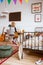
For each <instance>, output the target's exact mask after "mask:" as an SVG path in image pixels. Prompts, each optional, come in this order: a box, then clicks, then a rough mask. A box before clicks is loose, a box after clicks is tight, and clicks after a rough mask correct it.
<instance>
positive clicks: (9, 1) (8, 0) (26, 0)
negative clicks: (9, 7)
mask: <svg viewBox="0 0 43 65" xmlns="http://www.w3.org/2000/svg"><path fill="white" fill-rule="evenodd" d="M3 1H4V0H0V3H2V2H3ZM11 1H12V0H7V2H8V4H10V3H11ZM18 1H19V2H20V4H22V1H23V0H18ZM13 2H14V4H16V3H17V0H13ZM25 2H26V3H28V2H29V0H25Z"/></svg>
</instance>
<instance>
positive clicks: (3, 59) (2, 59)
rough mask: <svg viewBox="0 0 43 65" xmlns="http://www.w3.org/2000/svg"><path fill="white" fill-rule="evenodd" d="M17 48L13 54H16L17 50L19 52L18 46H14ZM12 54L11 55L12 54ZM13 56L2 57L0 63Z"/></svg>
mask: <svg viewBox="0 0 43 65" xmlns="http://www.w3.org/2000/svg"><path fill="white" fill-rule="evenodd" d="M13 47H14V48H15V50H13V53H12V55H14V54H15V53H16V52H18V46H13ZM12 55H11V56H12ZM11 56H9V57H7V58H0V65H1V64H2V63H3V62H5V61H6V60H7V59H8V58H10V57H11Z"/></svg>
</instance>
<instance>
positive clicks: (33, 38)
mask: <svg viewBox="0 0 43 65" xmlns="http://www.w3.org/2000/svg"><path fill="white" fill-rule="evenodd" d="M23 48H27V49H32V50H40V51H43V32H38V33H37V32H24V39H23Z"/></svg>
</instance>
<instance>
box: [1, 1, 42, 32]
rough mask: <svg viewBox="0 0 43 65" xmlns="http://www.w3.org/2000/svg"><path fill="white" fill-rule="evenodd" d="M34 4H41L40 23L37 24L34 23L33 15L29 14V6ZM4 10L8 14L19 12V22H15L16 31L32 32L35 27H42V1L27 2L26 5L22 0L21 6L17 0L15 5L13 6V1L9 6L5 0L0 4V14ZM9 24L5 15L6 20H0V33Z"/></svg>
mask: <svg viewBox="0 0 43 65" xmlns="http://www.w3.org/2000/svg"><path fill="white" fill-rule="evenodd" d="M5 1H6V3H5ZM36 2H42V13H41V16H42V20H41V22H38V23H37V22H35V21H34V15H35V14H32V13H31V4H32V3H36ZM5 5H6V6H5ZM5 9H6V10H7V11H9V12H18V11H21V14H22V16H21V21H20V22H19V21H18V22H16V27H17V28H18V29H21V30H22V29H24V30H25V31H31V32H33V31H34V29H35V27H43V0H29V3H28V4H26V2H25V1H24V0H23V3H22V5H21V4H20V3H19V1H18V0H17V4H16V5H14V3H13V0H12V2H11V3H10V5H8V3H7V0H4V2H3V3H2V4H1V3H0V12H2V11H4V10H5ZM39 14H40V13H39ZM9 23H10V22H9V18H8V15H6V18H1V19H0V33H1V31H2V28H3V26H5V27H6V28H7V27H8V25H9Z"/></svg>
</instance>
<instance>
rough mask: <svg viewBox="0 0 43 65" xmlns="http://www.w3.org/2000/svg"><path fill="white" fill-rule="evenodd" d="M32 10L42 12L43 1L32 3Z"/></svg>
mask: <svg viewBox="0 0 43 65" xmlns="http://www.w3.org/2000/svg"><path fill="white" fill-rule="evenodd" d="M31 12H32V13H33V14H34V13H41V12H42V2H38V3H32V5H31Z"/></svg>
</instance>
